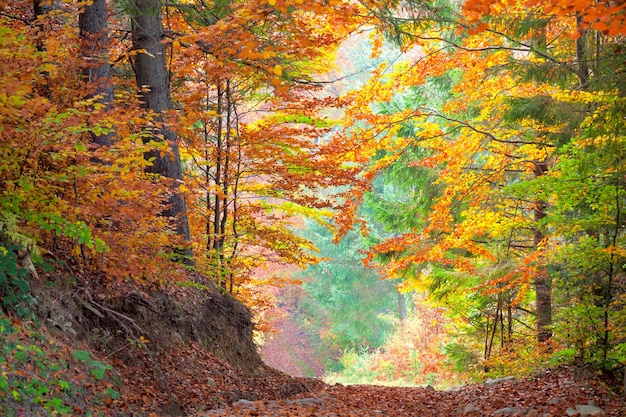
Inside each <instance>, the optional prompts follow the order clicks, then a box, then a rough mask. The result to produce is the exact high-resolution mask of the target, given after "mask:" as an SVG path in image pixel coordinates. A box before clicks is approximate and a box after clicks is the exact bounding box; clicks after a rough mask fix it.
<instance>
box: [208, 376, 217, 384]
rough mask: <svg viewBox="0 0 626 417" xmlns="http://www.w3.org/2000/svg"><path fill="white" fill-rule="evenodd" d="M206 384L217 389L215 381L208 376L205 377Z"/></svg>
mask: <svg viewBox="0 0 626 417" xmlns="http://www.w3.org/2000/svg"><path fill="white" fill-rule="evenodd" d="M206 384H207V385H208V386H210V387H217V382H215V380H214V379H213V378H211V377H210V376H209V377H207V379H206Z"/></svg>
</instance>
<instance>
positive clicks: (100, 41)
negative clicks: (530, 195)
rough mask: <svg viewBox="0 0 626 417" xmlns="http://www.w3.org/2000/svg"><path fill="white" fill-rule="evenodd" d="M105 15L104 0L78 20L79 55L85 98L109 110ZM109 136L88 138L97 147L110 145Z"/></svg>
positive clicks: (110, 86) (110, 95) (110, 89)
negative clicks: (81, 63) (84, 83)
mask: <svg viewBox="0 0 626 417" xmlns="http://www.w3.org/2000/svg"><path fill="white" fill-rule="evenodd" d="M107 19H108V12H107V7H106V0H93V3H91V4H90V5H88V6H85V9H84V10H83V12H82V13H81V14H80V15H79V17H78V26H79V29H80V38H81V52H82V55H83V60H84V64H83V76H84V78H85V81H86V82H87V89H88V94H87V98H91V97H95V96H98V97H99V98H98V99H97V101H98V102H99V103H101V104H103V105H104V109H105V110H109V109H111V108H112V107H113V84H112V82H111V64H110V62H109V35H108V28H107ZM113 137H114V134H113V132H110V133H107V134H100V135H95V134H92V141H93V142H95V143H96V144H98V145H105V146H108V145H111V144H112V143H113Z"/></svg>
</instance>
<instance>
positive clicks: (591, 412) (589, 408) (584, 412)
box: [565, 405, 606, 417]
mask: <svg viewBox="0 0 626 417" xmlns="http://www.w3.org/2000/svg"><path fill="white" fill-rule="evenodd" d="M565 413H566V414H567V415H568V416H569V417H573V416H580V417H590V416H595V417H601V416H604V415H606V414H605V413H604V410H603V409H601V408H600V407H596V406H595V405H577V406H576V409H573V408H568V409H567V410H566V411H565Z"/></svg>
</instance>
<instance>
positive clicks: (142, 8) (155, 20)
mask: <svg viewBox="0 0 626 417" xmlns="http://www.w3.org/2000/svg"><path fill="white" fill-rule="evenodd" d="M131 7H132V16H131V18H132V33H133V49H134V50H137V51H141V52H138V53H137V54H136V56H135V62H134V67H135V68H134V69H135V78H136V80H137V86H138V88H139V91H140V97H141V100H142V105H143V106H144V107H145V108H146V109H148V110H151V111H153V112H154V113H155V116H156V120H155V121H156V122H157V126H158V127H154V128H153V132H154V135H153V137H152V138H151V139H153V140H157V141H161V140H164V141H166V142H167V144H168V146H169V152H166V153H165V154H164V155H161V152H159V151H158V150H157V151H151V152H148V153H147V154H146V155H145V156H146V158H147V159H150V158H153V163H152V166H151V167H149V168H148V169H147V171H148V172H152V173H157V174H160V175H162V176H164V177H167V178H171V179H172V180H173V183H172V195H171V197H170V198H169V201H168V203H169V204H168V207H167V208H166V209H165V210H164V212H163V215H164V216H166V217H168V218H171V219H175V220H174V222H175V223H174V225H175V230H176V233H178V235H180V236H181V237H183V238H184V239H185V240H186V241H189V240H190V233H189V222H188V219H187V207H186V204H185V199H184V197H183V195H182V194H181V193H180V192H179V190H178V187H179V183H180V182H182V179H183V174H182V168H181V164H180V153H179V150H178V144H177V137H176V133H174V132H172V131H171V130H170V129H169V128H168V126H167V125H166V124H165V120H164V118H163V112H164V111H166V110H170V109H171V108H172V99H171V96H170V80H169V74H168V71H167V63H166V53H165V45H164V44H163V43H161V41H162V40H163V39H164V31H163V22H162V20H161V1H160V0H134V1H133V5H132V6H131ZM186 252H187V254H190V253H189V252H188V251H186Z"/></svg>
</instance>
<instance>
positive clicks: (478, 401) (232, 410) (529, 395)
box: [202, 368, 626, 417]
mask: <svg viewBox="0 0 626 417" xmlns="http://www.w3.org/2000/svg"><path fill="white" fill-rule="evenodd" d="M202 416H272V417H280V416H329V417H331V416H350V417H351V416H416V417H417V416H424V417H426V416H433V417H435V416H437V417H439V416H468V417H470V416H503V417H508V416H526V417H562V416H610V417H623V416H626V406H625V403H624V398H623V397H621V396H618V395H616V394H614V393H612V392H611V391H610V390H609V389H607V388H606V386H605V385H603V383H601V382H600V381H598V380H588V381H574V380H573V373H572V372H571V371H570V370H568V369H567V368H561V369H557V370H551V371H546V372H544V373H542V374H540V375H538V376H537V377H535V378H532V379H526V380H515V379H510V380H504V381H498V382H494V383H484V384H475V385H468V386H466V387H463V388H461V389H459V390H456V391H436V390H434V389H432V388H430V387H427V388H400V387H380V386H363V385H361V386H356V385H354V386H345V387H344V386H341V385H335V386H324V387H322V388H321V389H318V390H316V391H314V392H309V393H304V394H299V395H298V396H297V397H292V398H290V399H282V400H266V401H262V400H261V401H247V400H244V399H241V400H238V401H236V402H234V403H233V404H231V405H230V406H228V407H226V408H224V409H218V410H212V411H208V412H205V413H203V414H202Z"/></svg>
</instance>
